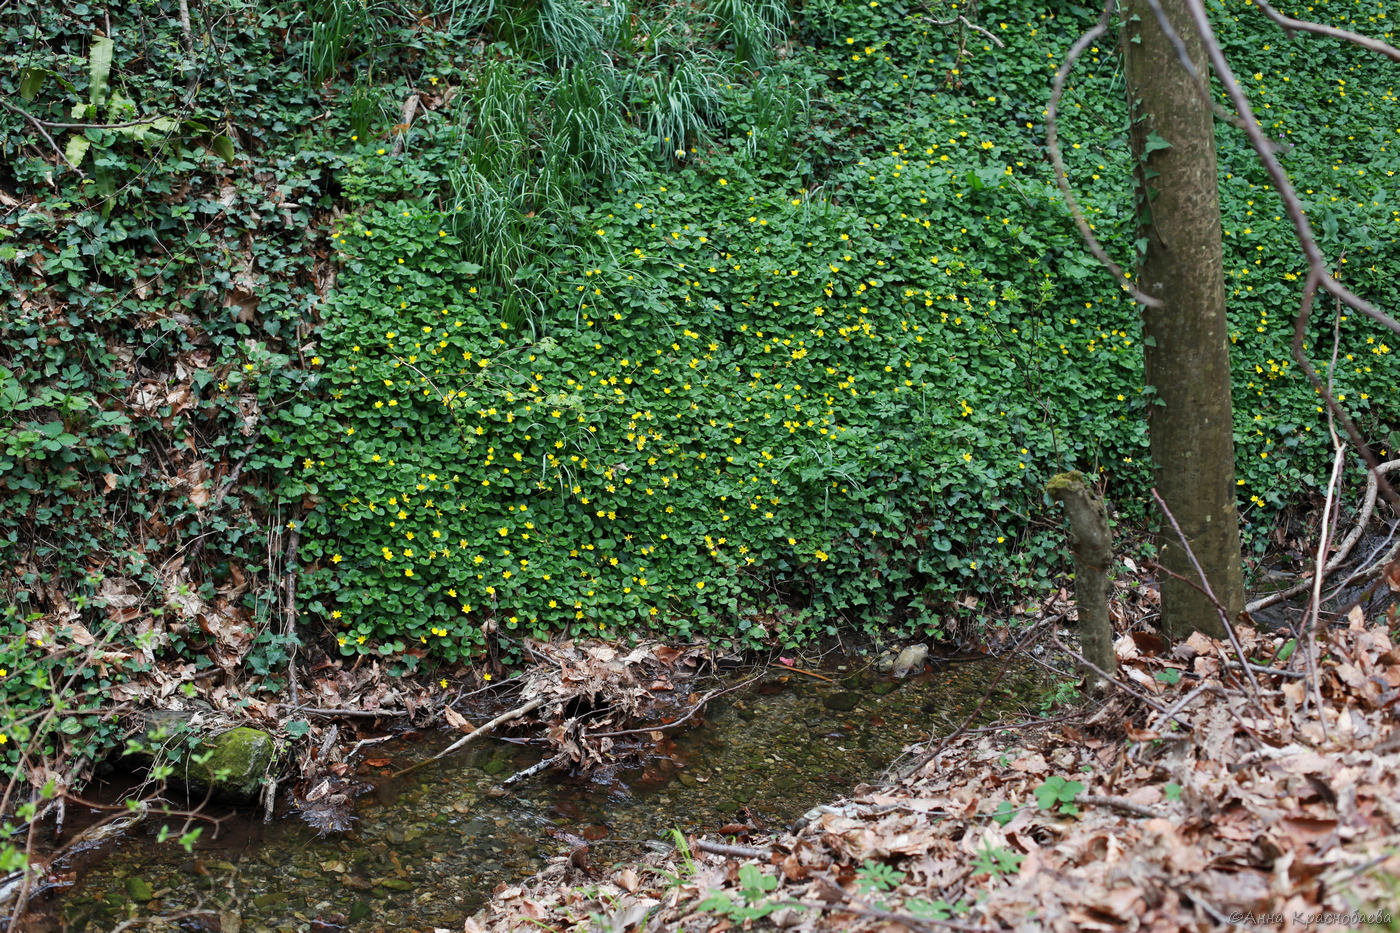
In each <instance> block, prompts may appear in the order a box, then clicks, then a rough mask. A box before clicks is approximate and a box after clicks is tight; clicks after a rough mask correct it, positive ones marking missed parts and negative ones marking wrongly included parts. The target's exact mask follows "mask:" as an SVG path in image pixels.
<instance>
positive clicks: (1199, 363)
mask: <svg viewBox="0 0 1400 933" xmlns="http://www.w3.org/2000/svg"><path fill="white" fill-rule="evenodd" d="M1185 7H1186V5H1185V3H1184V2H1183V0H1160V2H1159V8H1160V9H1161V10H1163V11H1164V12H1165V14H1166V17H1167V19H1168V21H1169V22H1170V23H1171V24H1172V25H1173V26H1174V27H1175V29H1176V32H1177V33H1178V35H1179V36H1180V37H1181V40H1182V41H1183V42H1184V43H1185V46H1186V50H1187V52H1188V54H1189V56H1190V58H1191V60H1192V61H1193V62H1194V63H1195V66H1196V70H1197V73H1198V74H1200V75H1202V76H1205V75H1208V74H1209V71H1208V70H1207V64H1206V59H1205V54H1204V49H1203V44H1202V42H1201V38H1200V35H1199V34H1198V33H1197V32H1196V30H1195V27H1194V26H1193V25H1192V23H1191V21H1190V19H1189V17H1188V16H1187V14H1186V12H1185ZM1123 39H1124V41H1123V48H1124V57H1125V59H1126V66H1127V67H1126V71H1127V90H1128V101H1129V107H1130V112H1131V114H1132V130H1131V142H1132V151H1133V156H1134V160H1135V166H1136V174H1137V216H1138V238H1139V239H1138V242H1139V244H1140V246H1141V247H1142V251H1141V253H1140V261H1139V265H1138V287H1139V288H1140V289H1141V290H1142V291H1143V292H1145V293H1146V294H1148V295H1150V296H1152V297H1154V298H1156V299H1158V300H1159V301H1160V302H1161V305H1160V307H1155V308H1145V309H1144V310H1143V335H1144V337H1143V348H1144V350H1143V352H1144V354H1145V358H1146V367H1145V368H1146V372H1145V380H1146V384H1147V385H1148V386H1150V387H1151V389H1150V390H1149V391H1152V392H1153V393H1154V395H1153V396H1152V398H1151V399H1150V402H1151V405H1150V408H1149V414H1148V431H1149V434H1150V437H1151V450H1152V461H1153V464H1154V465H1155V480H1156V483H1157V488H1158V491H1159V492H1160V493H1161V495H1162V498H1163V499H1164V500H1165V501H1166V503H1167V507H1168V508H1169V509H1170V510H1171V512H1172V514H1173V515H1174V516H1175V517H1176V520H1177V522H1178V523H1179V524H1180V525H1181V530H1182V532H1183V534H1184V535H1185V537H1186V539H1187V541H1188V542H1189V544H1190V547H1191V550H1192V551H1193V552H1194V553H1195V555H1196V559H1197V560H1198V561H1200V564H1201V567H1202V568H1203V569H1204V570H1205V573H1206V576H1207V578H1208V579H1209V580H1210V584H1211V587H1212V588H1213V589H1214V591H1215V594H1216V596H1217V597H1218V598H1219V599H1220V601H1221V603H1222V604H1223V605H1224V606H1225V608H1226V609H1227V610H1228V611H1229V613H1230V614H1231V615H1232V616H1233V615H1235V614H1237V613H1238V612H1240V610H1242V609H1243V608H1244V582H1243V578H1242V570H1241V556H1240V530H1239V515H1238V513H1237V511H1236V508H1235V444H1234V421H1233V416H1232V411H1231V402H1230V355H1229V347H1228V344H1227V343H1226V335H1227V330H1228V325H1227V322H1226V318H1225V282H1224V270H1223V259H1222V254H1221V240H1220V201H1219V196H1218V193H1217V191H1216V177H1217V176H1216V165H1215V132H1214V122H1213V121H1214V118H1213V115H1212V113H1211V108H1210V105H1209V102H1208V101H1207V99H1206V98H1205V96H1204V95H1203V94H1202V93H1201V90H1200V86H1199V85H1198V83H1197V81H1196V80H1195V79H1193V78H1192V77H1191V76H1190V74H1189V73H1188V72H1187V70H1186V68H1185V67H1184V65H1183V63H1182V62H1181V60H1180V59H1179V58H1178V57H1177V53H1176V50H1175V49H1174V48H1173V45H1172V43H1171V41H1170V39H1169V38H1168V37H1167V35H1166V34H1165V33H1164V32H1163V30H1162V28H1161V26H1160V24H1159V22H1158V20H1157V18H1156V16H1155V15H1154V14H1153V12H1152V8H1151V6H1150V5H1149V3H1148V2H1147V0H1128V2H1127V3H1126V20H1125V26H1124V36H1123ZM1161 559H1162V564H1163V566H1165V567H1166V568H1168V569H1169V570H1172V571H1174V572H1176V573H1178V574H1181V575H1182V576H1183V577H1185V578H1186V579H1187V580H1190V581H1192V582H1193V583H1194V582H1199V581H1198V578H1197V574H1196V572H1195V570H1194V569H1193V567H1192V565H1191V562H1190V560H1189V558H1188V557H1187V555H1186V553H1185V550H1184V549H1183V547H1182V545H1181V542H1180V541H1178V540H1177V539H1176V538H1175V537H1174V536H1171V535H1170V533H1168V534H1166V535H1164V536H1163V538H1162V540H1161ZM1161 585H1162V622H1163V629H1164V631H1165V632H1166V634H1167V635H1168V637H1171V638H1184V637H1185V636H1187V635H1189V634H1190V633H1191V632H1192V631H1201V632H1204V633H1206V634H1209V635H1215V636H1223V635H1224V631H1223V629H1222V626H1221V623H1220V619H1219V616H1218V615H1217V613H1216V610H1215V607H1214V606H1213V605H1212V604H1211V602H1210V601H1209V600H1208V599H1207V598H1206V597H1205V596H1204V595H1203V594H1201V593H1200V592H1199V591H1197V590H1196V589H1195V588H1194V587H1193V586H1191V585H1190V584H1189V583H1184V582H1182V581H1180V580H1175V579H1172V578H1170V577H1167V578H1165V579H1163V580H1162V581H1161Z"/></svg>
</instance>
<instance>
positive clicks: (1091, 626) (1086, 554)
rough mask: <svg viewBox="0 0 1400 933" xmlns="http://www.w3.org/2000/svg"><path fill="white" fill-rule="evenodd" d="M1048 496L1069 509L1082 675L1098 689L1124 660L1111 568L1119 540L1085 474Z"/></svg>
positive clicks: (1072, 476)
mask: <svg viewBox="0 0 1400 933" xmlns="http://www.w3.org/2000/svg"><path fill="white" fill-rule="evenodd" d="M1045 492H1046V494H1047V495H1048V496H1049V497H1050V498H1051V499H1054V500H1056V501H1058V502H1060V503H1061V504H1063V505H1064V507H1065V517H1066V518H1068V519H1069V544H1070V550H1071V551H1072V552H1073V553H1074V601H1075V603H1076V605H1077V606H1078V608H1079V647H1080V649H1081V650H1082V651H1083V652H1084V660H1085V661H1087V662H1088V664H1084V665H1081V668H1080V673H1081V674H1083V675H1084V677H1085V680H1086V682H1087V683H1089V684H1091V685H1094V686H1097V685H1098V684H1099V683H1100V682H1101V681H1102V680H1103V678H1104V677H1110V678H1111V677H1113V675H1114V673H1115V672H1116V670H1117V663H1118V659H1117V657H1116V656H1115V655H1114V653H1113V621H1112V619H1110V618H1109V615H1108V589H1109V587H1110V586H1112V585H1113V581H1112V580H1110V579H1109V576H1108V568H1109V567H1110V566H1112V564H1113V536H1112V535H1111V534H1110V533H1109V530H1108V516H1107V515H1106V514H1104V507H1103V500H1102V499H1100V498H1099V497H1098V496H1096V495H1094V494H1093V493H1092V492H1090V491H1089V487H1088V486H1087V485H1085V483H1084V474H1082V473H1077V472H1076V473H1061V474H1059V475H1058V476H1055V477H1053V478H1052V479H1051V480H1050V482H1048V483H1046V484H1045Z"/></svg>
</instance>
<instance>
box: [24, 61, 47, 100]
mask: <svg viewBox="0 0 1400 933" xmlns="http://www.w3.org/2000/svg"><path fill="white" fill-rule="evenodd" d="M48 77H49V71H48V69H47V68H25V69H24V70H23V71H21V72H20V78H19V96H20V97H22V98H24V99H25V100H33V99H34V97H35V95H37V94H38V93H39V90H40V89H41V88H42V87H43V86H44V82H45V81H46V80H47V79H48Z"/></svg>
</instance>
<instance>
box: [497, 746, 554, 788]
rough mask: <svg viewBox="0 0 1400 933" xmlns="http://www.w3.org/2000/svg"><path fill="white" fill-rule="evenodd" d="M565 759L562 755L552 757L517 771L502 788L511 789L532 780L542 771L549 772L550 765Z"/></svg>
mask: <svg viewBox="0 0 1400 933" xmlns="http://www.w3.org/2000/svg"><path fill="white" fill-rule="evenodd" d="M563 757H564V756H563V755H562V754H560V755H551V756H549V757H548V758H544V759H541V760H540V761H537V762H535V763H534V764H532V765H530V767H528V768H526V769H525V770H523V771H517V772H515V773H514V774H512V775H511V776H510V777H508V778H506V779H505V780H504V781H502V782H501V786H502V787H510V786H511V785H512V784H518V783H519V782H521V781H523V780H525V779H527V778H532V777H534V776H535V775H537V774H539V773H540V772H541V771H546V770H548V769H549V767H550V765H552V764H554V763H555V762H556V761H558V760H559V759H560V758H563Z"/></svg>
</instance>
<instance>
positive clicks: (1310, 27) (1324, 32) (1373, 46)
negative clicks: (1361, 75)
mask: <svg viewBox="0 0 1400 933" xmlns="http://www.w3.org/2000/svg"><path fill="white" fill-rule="evenodd" d="M1252 2H1253V4H1254V6H1255V7H1257V8H1258V10H1259V12H1261V13H1263V14H1264V15H1265V16H1267V17H1268V18H1269V19H1271V20H1273V21H1274V22H1275V23H1277V24H1278V25H1279V26H1280V27H1282V29H1283V31H1284V32H1286V33H1288V34H1289V38H1290V39H1291V38H1292V37H1293V35H1292V34H1293V33H1295V32H1311V33H1315V34H1316V35H1319V36H1331V37H1332V38H1333V39H1341V40H1342V41H1343V42H1350V43H1352V44H1354V45H1359V46H1361V47H1362V48H1363V49H1369V50H1370V51H1372V52H1375V53H1377V54H1379V55H1384V56H1385V57H1386V58H1389V59H1390V60H1392V61H1397V62H1400V49H1397V48H1396V47H1395V46H1393V45H1387V44H1386V43H1384V42H1382V41H1381V40H1379V39H1373V38H1371V37H1370V36H1363V35H1362V34H1361V33H1359V32H1348V31H1347V30H1345V29H1338V28H1337V27H1335V26H1326V25H1323V24H1322V23H1314V22H1309V21H1308V20H1303V19H1294V18H1293V17H1291V16H1285V15H1284V14H1283V13H1280V12H1279V11H1278V10H1275V9H1274V8H1273V7H1271V6H1269V4H1268V3H1266V2H1264V0H1252Z"/></svg>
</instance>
